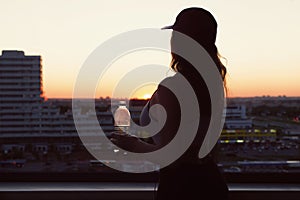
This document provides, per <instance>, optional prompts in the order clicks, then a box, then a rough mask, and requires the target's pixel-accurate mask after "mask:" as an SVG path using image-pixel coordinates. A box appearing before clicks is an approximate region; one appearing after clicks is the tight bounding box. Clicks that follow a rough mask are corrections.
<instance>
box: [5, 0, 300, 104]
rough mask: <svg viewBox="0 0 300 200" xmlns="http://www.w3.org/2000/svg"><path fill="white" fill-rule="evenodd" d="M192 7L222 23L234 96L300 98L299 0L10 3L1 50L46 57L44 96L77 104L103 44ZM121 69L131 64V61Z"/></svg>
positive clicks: (220, 41) (221, 42) (220, 40)
mask: <svg viewBox="0 0 300 200" xmlns="http://www.w3.org/2000/svg"><path fill="white" fill-rule="evenodd" d="M158 3H159V5H160V6H157V4H158ZM189 6H202V7H204V8H207V9H208V10H210V11H211V12H212V13H213V15H215V17H216V18H217V21H218V24H219V28H218V37H217V46H218V48H219V51H220V53H221V55H222V56H224V57H225V58H226V59H227V68H228V77H227V82H228V89H229V96H230V97H250V96H263V95H270V96H279V95H281V96H282V95H286V96H300V90H299V88H298V84H297V83H298V79H299V74H300V69H299V63H300V55H299V49H298V48H299V39H298V35H299V33H300V28H299V27H300V24H299V23H300V20H299V19H300V14H299V13H298V10H299V8H300V2H299V1H280V0H277V1H263V2H260V1H243V2H235V1H233V0H231V1H226V3H225V2H222V1H217V0H215V1H204V0H201V1H200V0H198V1H191V2H189V3H187V2H183V1H164V2H158V1H153V2H151V3H150V2H139V1H135V0H128V1H124V2H119V1H111V2H106V1H105V2H104V1H76V2H73V3H72V4H70V3H69V2H68V1H59V2H58V1H44V2H43V3H40V2H38V1H35V0H30V1H26V2H23V1H18V0H17V1H8V2H5V3H3V4H2V6H1V8H0V17H1V18H2V19H5V23H3V25H2V29H3V30H2V37H1V38H0V49H1V50H22V51H24V52H25V54H26V55H41V56H42V59H43V61H42V65H43V89H44V92H45V93H44V94H45V96H46V97H47V98H71V97H72V91H73V87H74V82H75V80H76V76H77V73H78V71H79V69H80V67H81V66H82V64H83V63H84V61H85V60H86V58H87V57H88V56H89V54H90V53H91V52H92V51H93V50H94V49H95V48H96V47H97V46H98V45H100V44H101V43H102V42H104V41H106V40H107V39H109V38H111V37H112V36H114V35H117V34H120V33H123V32H126V31H130V30H133V29H137V28H149V27H152V28H153V27H154V28H160V27H163V26H165V25H169V24H172V23H173V22H174V20H175V17H176V15H177V14H178V13H179V11H180V10H182V9H183V8H185V7H189ZM54 11H55V12H54ZM11 13H14V14H13V15H11ZM137 16H138V17H137ZM144 58H145V57H143V59H144ZM134 60H135V58H134V56H133V57H132V59H131V61H132V62H133V63H135V62H137V63H139V62H141V60H137V61H134ZM151 60H154V61H156V60H157V61H158V60H159V63H160V64H163V65H165V66H168V65H169V61H170V58H169V56H168V55H157V56H155V55H153V56H151V57H150V58H149V59H147V64H148V63H149V62H151ZM142 61H144V60H142ZM117 64H118V65H119V67H120V68H122V67H127V66H129V65H132V63H131V62H130V61H129V60H128V61H122V62H119V63H117ZM166 71H167V70H166ZM154 89H155V87H154V86H152V89H148V91H144V92H143V94H140V95H138V96H140V97H143V96H144V95H145V96H149V95H150V94H151V93H152V91H153V90H154ZM100 96H103V97H105V96H108V92H105V94H97V97H100Z"/></svg>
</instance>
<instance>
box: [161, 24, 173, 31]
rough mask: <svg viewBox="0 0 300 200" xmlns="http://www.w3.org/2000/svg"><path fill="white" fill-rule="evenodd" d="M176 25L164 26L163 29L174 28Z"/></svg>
mask: <svg viewBox="0 0 300 200" xmlns="http://www.w3.org/2000/svg"><path fill="white" fill-rule="evenodd" d="M173 27H174V25H171V26H165V27H162V28H161V30H165V29H173Z"/></svg>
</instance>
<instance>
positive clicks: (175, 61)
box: [113, 8, 228, 200]
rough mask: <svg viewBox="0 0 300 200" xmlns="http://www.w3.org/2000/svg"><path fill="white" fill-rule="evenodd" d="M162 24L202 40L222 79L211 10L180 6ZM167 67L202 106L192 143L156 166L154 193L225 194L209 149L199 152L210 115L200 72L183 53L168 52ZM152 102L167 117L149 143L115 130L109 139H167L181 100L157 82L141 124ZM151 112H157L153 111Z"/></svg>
mask: <svg viewBox="0 0 300 200" xmlns="http://www.w3.org/2000/svg"><path fill="white" fill-rule="evenodd" d="M166 28H170V29H173V30H175V31H178V32H181V33H183V34H185V35H187V36H189V37H191V38H192V39H194V40H195V41H197V42H198V43H199V44H200V45H202V47H203V48H204V49H205V50H206V51H207V52H208V54H209V55H210V56H211V58H212V60H213V61H214V62H215V65H216V66H217V67H218V70H219V72H220V75H221V77H222V79H223V81H225V75H226V68H225V67H224V65H223V64H222V63H221V61H220V58H219V55H218V50H217V47H216V45H215V41H216V34H217V22H216V20H215V19H214V17H213V16H212V14H211V13H210V12H208V11H207V10H204V9H202V8H187V9H184V10H183V11H181V12H180V13H179V15H178V16H177V18H176V21H175V23H174V25H173V26H170V27H166ZM176 42H177V41H176V37H174V35H172V38H171V49H172V48H174V46H176V48H180V47H178V44H177V43H176ZM171 68H172V69H173V70H174V71H175V72H177V73H180V74H182V75H183V76H184V77H185V78H186V80H188V81H189V83H190V85H191V86H192V88H193V90H194V91H195V94H196V96H197V99H198V102H199V105H198V106H199V108H200V110H201V112H200V118H201V121H200V125H199V128H198V131H197V135H196V138H195V139H194V141H193V142H192V144H191V146H190V147H189V148H188V149H187V150H186V151H185V153H184V154H183V155H182V156H181V157H180V158H178V159H177V160H176V161H175V162H173V163H172V164H171V165H169V166H167V167H165V168H163V169H161V170H160V180H159V186H158V192H157V199H158V200H176V199H186V200H193V199H197V200H198V199H199V200H200V199H227V193H228V189H227V185H226V183H225V182H224V180H223V177H222V175H221V174H220V172H219V169H218V167H217V165H216V164H215V162H214V161H213V159H212V158H211V155H208V156H206V157H205V158H202V159H199V157H198V154H199V150H200V147H201V145H202V142H203V140H204V137H205V134H206V132H207V130H208V126H209V123H210V117H211V100H210V95H209V92H208V88H207V86H206V84H205V82H204V80H203V79H202V77H201V76H200V75H199V74H198V73H197V71H195V70H196V69H195V68H194V67H193V66H192V65H191V64H190V63H189V62H187V61H186V60H185V59H184V58H182V57H181V56H179V55H176V54H174V53H172V61H171ZM174 77H176V74H175V75H174ZM167 79H174V78H173V77H171V78H167ZM167 79H166V80H167ZM166 80H163V81H162V82H164V81H166ZM182 89H184V88H182ZM155 104H161V105H162V106H163V107H164V108H165V110H166V113H167V119H166V122H165V125H164V126H163V128H162V130H161V131H160V132H159V133H158V134H157V135H155V136H154V137H153V138H152V139H153V142H152V143H146V142H144V141H143V140H140V139H138V138H135V137H130V136H119V135H114V136H113V141H114V142H115V143H116V144H117V145H119V146H120V147H123V148H124V149H128V150H134V151H136V152H149V151H154V150H157V149H159V148H161V147H163V146H165V145H167V144H168V143H169V142H170V141H171V140H172V139H173V138H174V136H175V134H176V133H177V130H178V127H179V124H180V117H181V113H180V106H179V102H178V100H177V98H176V97H175V95H174V94H173V93H172V92H171V91H170V90H169V89H168V88H167V87H164V86H163V85H162V84H160V85H159V86H158V88H157V90H156V91H155V93H154V94H153V95H152V97H151V99H150V100H149V102H148V103H147V105H146V106H145V108H144V109H143V112H142V114H141V118H140V124H141V125H147V124H148V123H149V122H150V117H149V109H150V107H151V106H153V105H155ZM195 106H197V105H195ZM153 117H154V118H155V116H152V118H153ZM186 134H189V130H186Z"/></svg>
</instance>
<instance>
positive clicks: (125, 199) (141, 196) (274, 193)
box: [0, 182, 300, 200]
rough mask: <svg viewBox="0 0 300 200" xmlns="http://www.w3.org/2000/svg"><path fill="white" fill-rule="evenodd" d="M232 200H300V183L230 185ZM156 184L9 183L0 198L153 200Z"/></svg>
mask: <svg viewBox="0 0 300 200" xmlns="http://www.w3.org/2000/svg"><path fill="white" fill-rule="evenodd" d="M228 187H229V196H230V200H237V199H243V200H248V199H249V200H250V199H251V200H254V199H255V200H260V199H264V200H265V199H270V200H294V199H295V200H296V199H297V200H299V197H300V184H263V183H259V184H247V183H237V184H228ZM156 188H157V183H155V182H148V183H139V182H131V183H128V182H127V183H126V182H123V183H116V182H100V183H97V182H10V183H7V182H6V183H4V182H2V183H0V199H2V200H6V199H10V200H11V199H45V200H48V199H49V200H50V199H51V200H53V199H72V200H73V199H74V200H77V199H88V200H93V199H98V200H118V199H120V200H153V199H155V193H156Z"/></svg>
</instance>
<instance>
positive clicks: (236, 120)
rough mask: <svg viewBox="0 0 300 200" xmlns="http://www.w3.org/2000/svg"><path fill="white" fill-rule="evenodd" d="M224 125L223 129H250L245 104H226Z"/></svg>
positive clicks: (250, 123)
mask: <svg viewBox="0 0 300 200" xmlns="http://www.w3.org/2000/svg"><path fill="white" fill-rule="evenodd" d="M224 127H225V129H251V128H252V119H249V118H248V117H247V116H246V106H245V105H232V106H227V108H226V118H225V124H224Z"/></svg>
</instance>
